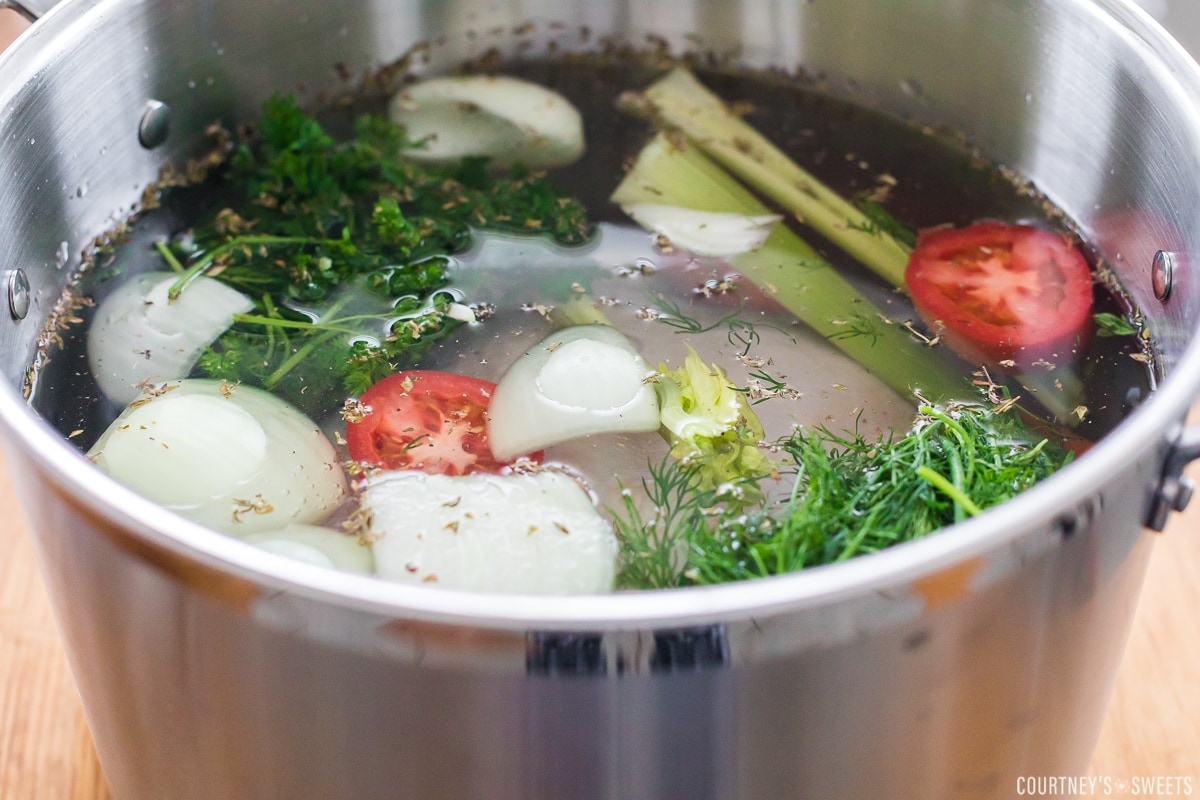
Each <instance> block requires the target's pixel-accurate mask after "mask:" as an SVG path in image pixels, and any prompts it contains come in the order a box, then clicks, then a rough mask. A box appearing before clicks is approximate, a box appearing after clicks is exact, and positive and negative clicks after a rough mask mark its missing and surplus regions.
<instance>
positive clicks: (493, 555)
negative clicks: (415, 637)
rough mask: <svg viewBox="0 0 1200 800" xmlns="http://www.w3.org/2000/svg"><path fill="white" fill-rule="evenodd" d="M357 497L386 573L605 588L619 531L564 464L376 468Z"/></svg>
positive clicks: (435, 580)
mask: <svg viewBox="0 0 1200 800" xmlns="http://www.w3.org/2000/svg"><path fill="white" fill-rule="evenodd" d="M362 498H363V505H364V507H365V508H367V509H369V511H370V519H371V533H372V536H373V538H374V540H375V542H374V550H375V565H376V573H377V574H378V575H379V576H380V577H382V578H385V579H387V580H391V581H398V582H402V583H412V584H423V585H427V586H436V587H441V588H450V589H465V590H469V591H478V592H502V593H515V594H538V595H563V594H596V593H601V592H608V591H611V590H612V583H613V576H614V574H615V569H616V566H615V565H616V555H617V542H616V538H615V537H614V535H613V532H612V529H611V527H610V526H609V524H608V522H606V521H605V520H604V519H603V518H602V517H601V516H600V514H599V512H597V511H596V508H595V506H594V505H593V504H592V501H591V499H590V498H589V497H588V494H587V493H586V492H585V491H584V490H583V488H582V487H580V485H579V484H578V483H576V482H575V481H574V480H573V479H572V478H570V477H567V476H566V475H563V474H561V473H556V472H550V471H544V472H538V473H535V474H513V475H482V474H480V475H465V476H456V477H451V476H447V475H428V474H426V473H424V472H417V471H403V472H401V471H394V472H383V473H379V474H377V475H375V476H373V477H372V478H371V479H370V480H369V481H368V482H367V485H366V487H365V488H364V490H363V495H362Z"/></svg>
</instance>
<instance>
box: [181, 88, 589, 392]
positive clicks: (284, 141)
mask: <svg viewBox="0 0 1200 800" xmlns="http://www.w3.org/2000/svg"><path fill="white" fill-rule="evenodd" d="M258 129H259V133H258V136H257V138H256V139H254V140H252V141H247V142H244V143H241V144H239V145H237V146H236V147H234V148H233V150H232V153H231V154H230V155H229V157H228V159H227V161H226V162H225V163H224V165H223V167H222V168H220V169H219V170H217V174H216V178H215V180H218V181H221V183H219V184H218V188H217V189H216V190H215V191H217V192H219V194H218V197H219V198H223V199H224V200H225V201H226V202H223V203H220V204H218V205H217V206H216V207H215V208H214V209H213V211H212V212H210V213H209V214H208V216H207V217H206V218H205V219H204V221H203V222H202V223H201V224H199V225H197V226H196V228H195V229H194V230H193V231H192V232H191V235H190V236H189V237H186V238H185V239H181V240H180V241H176V242H173V243H172V244H171V245H169V246H160V247H159V252H160V254H161V255H162V256H163V258H164V260H165V261H166V262H167V263H168V265H169V266H171V268H172V269H174V270H175V271H177V272H179V273H180V277H179V279H178V280H177V281H176V283H175V284H174V286H173V287H172V293H173V296H178V294H179V293H180V292H183V291H186V290H187V289H186V287H187V285H188V283H189V282H190V281H191V280H192V279H193V278H194V277H195V276H197V275H201V274H207V275H211V276H212V277H215V278H217V279H218V280H220V281H222V282H224V283H226V284H227V285H229V286H232V287H233V288H235V289H237V290H239V291H241V292H242V293H244V294H245V295H246V296H247V297H249V298H251V300H253V302H254V303H255V309H254V311H253V313H251V314H247V315H241V316H239V317H237V318H236V319H235V325H234V327H233V328H232V329H230V331H229V332H227V333H226V334H225V335H224V336H222V337H221V338H220V339H219V340H218V341H217V342H216V343H215V344H214V345H213V347H212V348H211V349H210V350H209V352H207V353H206V354H205V355H204V357H203V358H202V359H201V361H200V364H199V368H200V370H201V371H202V372H204V373H206V374H208V375H210V376H212V377H219V378H225V379H227V380H244V381H247V382H251V383H255V384H258V385H262V386H264V387H266V388H269V389H271V390H273V391H275V392H277V393H279V394H281V395H283V396H284V397H286V398H287V399H289V400H291V401H292V402H293V403H295V404H297V405H299V406H300V407H301V408H305V409H316V408H317V407H319V406H320V405H321V404H325V405H328V400H329V397H330V394H331V393H332V394H333V395H334V396H345V395H346V394H358V393H361V391H363V390H364V389H365V388H366V387H367V386H369V385H370V384H371V383H373V382H374V381H375V380H378V379H379V378H381V377H383V376H384V375H387V374H389V373H391V372H392V371H394V370H395V369H396V368H397V367H398V366H399V365H401V364H410V363H412V362H413V361H414V360H415V359H416V358H418V357H419V356H420V355H421V353H423V352H424V350H425V349H427V348H428V347H429V346H430V344H431V343H432V342H433V341H434V340H435V339H436V338H437V337H439V336H442V335H444V334H445V333H446V332H448V331H449V330H451V329H452V328H453V327H454V326H455V325H456V324H457V321H456V319H454V318H452V317H450V316H448V315H447V310H448V309H449V308H450V307H451V305H452V304H453V302H454V298H453V297H452V296H451V295H450V294H448V293H445V292H443V291H442V289H443V288H444V287H445V286H446V283H447V269H448V266H449V263H450V262H449V259H448V258H447V256H448V255H450V254H453V253H456V252H459V251H462V250H464V249H465V248H467V247H469V245H470V242H471V229H472V228H480V229H483V228H491V229H501V230H510V231H519V232H521V233H525V234H542V235H546V236H550V237H552V238H553V239H555V241H557V242H559V243H560V244H579V243H582V242H584V241H585V240H586V239H587V238H588V236H589V235H590V227H589V223H588V220H587V217H586V213H585V212H584V210H583V208H582V206H580V205H579V203H578V202H576V201H575V200H573V199H571V198H569V197H566V196H564V195H562V194H561V193H559V192H558V191H557V190H556V189H554V188H553V186H551V185H550V184H549V183H548V182H546V181H545V180H544V179H543V178H541V177H540V176H539V175H536V174H534V173H530V172H528V171H527V170H524V169H521V168H520V167H515V168H513V169H511V170H509V171H508V172H507V173H506V174H504V175H502V176H496V175H494V174H493V173H492V172H490V171H489V170H488V169H487V168H486V163H485V161H484V160H483V159H464V160H462V161H461V162H456V163H454V164H449V165H438V166H429V165H420V164H417V163H415V162H413V161H412V160H409V159H407V158H406V157H405V153H406V152H408V151H411V150H412V148H413V147H415V146H416V145H414V144H413V143H411V142H409V141H408V140H407V138H406V136H405V133H404V130H403V129H402V128H400V127H398V126H396V125H394V124H392V123H390V122H388V121H387V120H386V119H385V118H382V117H378V116H372V115H365V116H362V117H360V118H359V119H358V120H357V123H356V128H355V130H356V135H355V137H354V138H352V139H350V140H349V141H345V142H339V141H337V140H335V139H334V138H333V137H332V136H331V135H330V134H329V133H328V132H327V131H326V130H325V129H324V128H323V127H322V126H321V124H320V123H319V122H317V120H316V119H314V118H313V117H311V116H309V115H307V114H305V113H304V112H303V111H301V110H300V108H299V107H298V106H297V105H296V102H295V101H294V100H293V99H292V98H291V97H288V96H283V95H276V96H274V97H272V98H270V99H269V100H267V101H266V103H265V104H264V105H263V110H262V116H261V119H260V121H259V125H258ZM204 191H209V192H212V191H214V189H213V188H212V187H205V188H204ZM185 242H186V245H185ZM460 316H461V315H460Z"/></svg>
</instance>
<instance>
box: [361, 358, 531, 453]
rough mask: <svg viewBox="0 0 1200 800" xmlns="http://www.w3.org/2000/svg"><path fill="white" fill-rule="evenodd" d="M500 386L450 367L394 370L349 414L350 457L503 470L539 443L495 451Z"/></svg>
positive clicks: (364, 396) (371, 389) (365, 394)
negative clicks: (492, 418)
mask: <svg viewBox="0 0 1200 800" xmlns="http://www.w3.org/2000/svg"><path fill="white" fill-rule="evenodd" d="M495 389H496V385H495V384H493V383H491V382H490V381H485V380H480V379H479V378H471V377H468V376H466V375H454V374H452V373H449V372H433V371H429V370H408V371H405V372H397V373H396V374H394V375H389V376H388V377H386V378H384V379H383V380H381V381H379V382H378V383H376V384H375V385H374V386H372V387H371V388H370V389H368V390H367V391H366V392H365V393H364V394H363V396H362V397H361V398H359V403H358V404H357V406H356V407H354V408H348V410H347V412H346V414H345V415H346V416H347V422H346V445H347V447H349V449H350V457H351V458H353V459H354V460H356V461H360V462H363V463H366V464H375V465H377V466H380V467H384V468H385V469H415V470H423V471H425V472H429V473H434V474H441V475H467V474H470V473H473V472H497V471H499V470H500V468H501V467H502V466H504V465H505V464H506V463H508V462H509V461H511V460H512V459H513V458H515V457H517V456H519V455H522V454H523V453H529V452H531V451H532V450H533V449H534V448H529V449H527V450H523V451H522V450H518V451H517V452H513V453H512V454H511V456H507V457H502V458H497V457H496V456H495V455H494V454H493V449H492V445H491V444H490V443H489V441H488V439H489V433H488V423H487V417H488V405H489V403H491V402H492V396H493V394H494V392H495ZM529 458H531V459H535V460H536V459H540V458H541V454H540V453H533V454H532V455H531V456H529Z"/></svg>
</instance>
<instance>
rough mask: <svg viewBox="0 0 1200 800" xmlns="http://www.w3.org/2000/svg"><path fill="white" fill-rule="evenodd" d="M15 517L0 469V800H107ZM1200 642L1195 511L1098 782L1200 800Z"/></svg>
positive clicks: (1123, 678) (1161, 588)
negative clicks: (1165, 781) (1165, 780)
mask: <svg viewBox="0 0 1200 800" xmlns="http://www.w3.org/2000/svg"><path fill="white" fill-rule="evenodd" d="M15 508H16V498H15V497H14V493H13V489H12V486H11V484H10V482H9V479H8V473H7V471H6V468H5V465H4V463H3V461H2V460H0V509H3V513H2V514H0V800H27V798H36V800H58V799H59V798H70V799H71V800H100V798H109V797H110V795H109V793H108V790H107V789H106V788H105V785H104V779H103V776H102V774H101V771H100V768H99V765H98V764H97V762H96V755H95V751H94V750H93V749H92V742H91V739H90V738H89V736H88V732H87V729H86V727H85V725H84V721H83V714H82V711H81V710H80V706H79V699H78V696H77V695H76V693H75V688H74V685H73V684H72V682H71V676H70V674H69V672H68V670H67V665H66V662H65V660H64V656H63V652H62V648H61V645H60V644H59V640H58V636H57V634H56V632H55V628H54V622H53V619H52V618H51V615H50V610H49V608H48V605H47V600H46V595H45V590H44V588H43V586H42V583H41V581H40V579H39V577H38V575H37V571H36V569H35V565H34V559H33V552H32V548H31V545H30V541H29V537H28V536H27V535H26V532H25V527H24V524H23V522H22V521H21V520H20V519H19V518H18V516H17V515H16V514H15V513H14V509H15ZM1147 535H1150V534H1147ZM1198 634H1200V499H1198V500H1197V501H1196V502H1195V503H1193V505H1192V509H1191V510H1190V511H1188V512H1186V513H1184V514H1182V515H1179V516H1177V517H1175V518H1174V519H1173V520H1172V522H1171V525H1170V527H1169V528H1168V530H1167V532H1166V533H1165V534H1164V535H1162V536H1161V537H1160V541H1159V542H1158V543H1157V545H1156V547H1155V552H1154V556H1153V558H1152V562H1151V565H1150V574H1149V576H1148V578H1147V581H1146V588H1145V590H1144V592H1143V594H1142V598H1141V603H1140V606H1139V608H1138V613H1137V619H1136V621H1135V623H1134V630H1133V634H1132V636H1131V638H1130V641H1129V649H1128V651H1127V653H1126V655H1125V660H1124V662H1123V664H1122V667H1121V672H1120V676H1119V678H1118V683H1117V688H1116V695H1115V697H1114V699H1113V702H1112V705H1111V708H1110V710H1109V713H1108V718H1107V722H1106V724H1105V728H1104V733H1103V735H1102V737H1101V740H1100V744H1099V747H1098V748H1097V750H1096V755H1095V757H1094V759H1093V761H1092V772H1093V774H1094V775H1097V776H1109V777H1111V778H1113V779H1114V781H1115V780H1121V779H1128V778H1131V777H1133V776H1151V777H1154V776H1167V777H1170V776H1180V777H1187V778H1190V779H1191V782H1192V787H1193V794H1194V795H1195V796H1197V797H1200V635H1198ZM764 800H766V799H765V798H764ZM864 800H866V799H865V798H864Z"/></svg>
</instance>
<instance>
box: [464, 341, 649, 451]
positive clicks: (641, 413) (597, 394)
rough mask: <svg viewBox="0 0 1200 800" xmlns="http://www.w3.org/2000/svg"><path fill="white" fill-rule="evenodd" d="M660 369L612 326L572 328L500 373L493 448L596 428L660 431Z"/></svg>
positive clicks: (530, 447) (535, 446) (492, 412)
mask: <svg viewBox="0 0 1200 800" xmlns="http://www.w3.org/2000/svg"><path fill="white" fill-rule="evenodd" d="M653 373H654V370H652V369H650V368H649V366H647V364H646V362H645V361H644V360H643V359H642V357H641V356H640V355H639V354H638V352H637V350H636V349H635V348H634V346H633V345H632V344H631V343H630V341H629V340H628V339H626V338H625V337H624V336H622V335H621V334H620V333H618V332H617V331H615V330H613V329H612V328H610V327H608V326H607V325H577V326H574V327H570V328H564V329H562V330H560V331H557V332H556V333H554V334H552V335H551V336H549V337H547V338H546V339H544V340H542V341H541V342H540V343H539V344H538V345H536V346H535V347H533V348H532V349H530V350H528V351H526V352H525V353H524V354H523V355H522V356H521V357H520V358H518V359H517V361H516V363H514V364H513V365H512V367H511V368H509V370H508V372H506V373H505V374H504V377H503V378H501V379H500V383H499V384H497V386H496V389H495V391H494V392H493V393H492V401H491V404H490V405H489V406H488V441H489V442H490V443H491V446H492V453H493V454H494V455H495V456H496V458H498V459H499V460H501V461H508V460H511V459H513V458H516V457H517V456H519V455H521V454H522V453H531V452H534V451H535V450H541V449H543V448H545V447H548V446H550V445H552V444H558V443H559V442H565V441H567V440H569V439H576V438H578V437H580V436H587V435H589V434H594V433H613V432H645V431H655V430H658V426H659V418H658V398H657V397H656V395H655V392H654V388H653V386H650V385H648V384H647V383H646V379H647V378H648V377H649V376H650V375H652V374H653Z"/></svg>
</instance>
